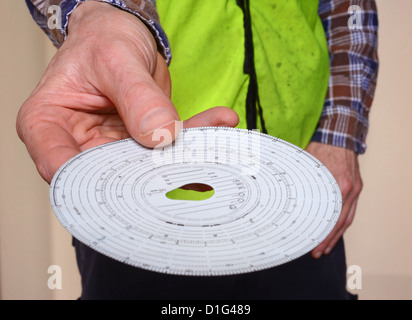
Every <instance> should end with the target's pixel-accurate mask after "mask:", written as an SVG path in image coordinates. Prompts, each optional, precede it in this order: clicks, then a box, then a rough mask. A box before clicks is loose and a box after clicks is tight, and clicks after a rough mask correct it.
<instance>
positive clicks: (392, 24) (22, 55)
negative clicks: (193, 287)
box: [0, 0, 412, 299]
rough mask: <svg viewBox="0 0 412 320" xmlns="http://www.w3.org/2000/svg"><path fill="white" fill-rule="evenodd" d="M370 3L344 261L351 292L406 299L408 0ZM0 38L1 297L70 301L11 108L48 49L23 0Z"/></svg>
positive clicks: (73, 274)
mask: <svg viewBox="0 0 412 320" xmlns="http://www.w3.org/2000/svg"><path fill="white" fill-rule="evenodd" d="M377 4H378V10H379V21H380V36H379V56H380V72H379V79H378V87H377V91H376V98H375V101H374V103H373V106H372V112H371V115H370V123H371V125H370V130H369V135H368V140H367V143H368V150H367V152H366V154H365V155H363V156H361V157H360V164H361V172H362V177H363V180H364V190H363V192H362V195H361V199H360V202H359V205H358V210H357V215H356V218H355V221H354V223H353V225H352V226H351V227H350V229H349V230H348V231H347V233H346V235H345V239H346V247H347V256H348V257H347V262H348V266H352V265H354V266H357V267H356V268H357V269H356V270H358V272H359V270H360V271H361V280H362V281H361V283H360V282H359V281H358V283H357V285H361V289H356V290H351V291H352V292H354V293H356V294H358V295H359V298H360V299H411V298H412V254H411V251H412V250H411V245H412V232H411V230H412V215H411V213H412V209H411V208H412V169H411V163H412V148H411V141H410V140H411V138H410V134H411V133H412V130H411V127H412V81H411V80H412V79H411V76H410V74H411V71H412V60H411V59H410V57H412V34H411V32H410V31H411V30H412V23H411V19H410V14H411V12H412V0H397V1H387V0H378V1H377ZM0 44H1V51H0V66H1V67H0V70H1V71H0V72H1V73H0V108H1V109H0V110H1V113H2V116H1V117H0V147H1V149H0V152H1V157H0V298H1V299H76V298H78V297H79V294H80V279H79V276H78V273H77V267H76V264H75V260H74V253H73V249H72V247H71V237H70V235H69V234H68V233H67V232H66V231H65V230H64V229H63V228H62V227H61V226H60V224H59V223H58V222H57V219H56V218H55V217H54V215H53V212H52V211H51V208H50V205H49V199H48V185H47V184H46V183H44V182H43V181H42V179H41V178H40V176H39V175H38V174H37V171H36V169H35V167H34V165H33V163H32V161H31V159H30V158H29V156H28V153H27V151H26V149H25V146H24V145H23V144H22V143H21V141H20V140H19V139H18V137H17V135H16V131H15V119H16V114H17V112H18V109H19V107H20V105H21V104H22V103H23V101H24V100H25V99H26V98H27V97H28V96H29V94H30V93H31V91H32V90H33V89H34V87H35V85H36V84H37V82H38V81H39V79H40V77H41V75H42V73H43V71H44V69H45V68H46V66H47V63H48V62H49V61H50V58H51V57H52V55H53V54H54V52H55V49H54V48H53V47H52V46H51V44H50V43H49V41H48V39H47V37H46V36H45V35H44V34H43V33H42V31H41V30H40V29H39V28H38V27H37V26H36V25H35V23H34V22H33V21H32V19H31V17H30V15H29V12H28V10H27V8H26V6H25V3H24V1H23V0H19V1H16V0H2V1H1V2H0ZM51 265H58V266H60V267H61V270H62V289H61V290H50V289H49V288H48V286H47V281H48V278H49V277H50V276H51V274H48V268H49V266H51ZM357 275H358V276H359V273H358V274H357ZM348 276H351V274H348Z"/></svg>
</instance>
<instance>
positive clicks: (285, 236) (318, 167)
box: [50, 127, 342, 276]
mask: <svg viewBox="0 0 412 320" xmlns="http://www.w3.org/2000/svg"><path fill="white" fill-rule="evenodd" d="M188 184H205V185H208V186H210V187H211V188H213V190H214V193H213V195H212V196H211V197H209V198H208V199H204V200H194V199H171V198H169V197H168V196H166V195H167V194H168V193H169V192H170V191H172V190H175V189H178V188H180V187H182V186H184V185H188ZM50 200H51V204H52V208H53V210H54V212H55V214H56V216H57V218H58V219H59V221H60V223H61V224H62V225H63V226H64V227H65V228H66V229H67V230H68V231H69V232H70V233H71V234H72V235H73V236H74V237H75V238H77V239H78V240H79V241H81V242H83V243H84V244H86V245H87V246H89V247H91V248H93V249H94V250H96V251H98V252H100V253H102V254H104V255H106V256H109V257H111V258H113V259H116V260H118V261H121V262H123V263H126V264H129V265H133V266H135V267H139V268H143V269H146V270H151V271H156V272H162V273H167V274H176V275H187V276H220V275H231V274H241V273H247V272H253V271H258V270H263V269H267V268H271V267H275V266H278V265H281V264H284V263H286V262H289V261H291V260H293V259H296V258H298V257H300V256H302V255H304V254H305V253H307V252H309V251H311V250H312V249H313V248H315V247H316V246H317V245H318V244H319V243H320V242H321V241H322V240H323V239H325V238H326V236H327V235H328V234H329V233H330V231H331V230H332V229H333V227H334V225H335V224H336V222H337V220H338V218H339V215H340V212H341V206H342V200H341V193H340V190H339V187H338V185H337V183H336V181H335V180H334V178H333V176H332V175H331V173H330V172H329V171H328V170H327V169H326V167H325V166H324V165H323V164H322V163H320V162H319V161H318V160H317V159H315V158H314V157H313V156H311V155H310V154H308V153H307V152H305V151H304V150H302V149H300V148H298V147H296V146H294V145H292V144H290V143H288V142H285V141H283V140H281V139H278V138H275V137H272V136H269V135H266V134H262V133H260V132H258V131H250V130H244V129H233V128H222V127H218V128H193V129H184V130H182V131H181V133H180V134H179V136H178V138H177V139H176V141H175V142H174V143H173V144H171V145H169V146H166V147H159V148H155V149H148V148H145V147H143V146H141V145H139V144H138V143H137V142H135V141H134V140H132V139H126V140H120V141H117V142H112V143H108V144H105V145H102V146H99V147H95V148H93V149H90V150H87V151H84V152H82V153H80V154H79V155H78V156H76V157H74V158H72V159H71V160H69V161H68V162H67V163H65V164H64V165H63V166H62V167H61V168H60V169H59V170H58V172H57V173H56V174H55V176H54V178H53V181H52V183H51V186H50Z"/></svg>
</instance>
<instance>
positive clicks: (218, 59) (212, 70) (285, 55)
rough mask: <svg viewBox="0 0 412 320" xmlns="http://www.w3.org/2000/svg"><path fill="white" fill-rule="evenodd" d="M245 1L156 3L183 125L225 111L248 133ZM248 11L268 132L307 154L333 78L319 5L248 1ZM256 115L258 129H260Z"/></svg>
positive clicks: (172, 0) (288, 0) (309, 1)
mask: <svg viewBox="0 0 412 320" xmlns="http://www.w3.org/2000/svg"><path fill="white" fill-rule="evenodd" d="M241 1H246V0H241ZM241 1H239V0H238V1H236V0H204V1H195V0H157V8H158V12H159V16H160V22H161V24H162V26H163V28H164V30H165V32H166V34H167V36H168V38H169V42H170V46H171V51H172V55H173V58H172V62H171V65H170V67H169V70H170V73H171V79H172V102H173V103H174V105H175V107H176V108H177V110H178V112H179V114H180V117H181V119H182V120H184V119H187V118H189V117H191V116H193V115H194V114H196V113H199V112H201V111H204V110H206V109H208V108H211V107H214V106H226V107H230V108H232V109H234V110H235V111H236V112H237V113H238V115H239V117H240V123H239V125H238V127H240V128H247V120H246V118H247V117H248V115H247V111H246V99H247V95H248V90H250V86H249V84H250V81H252V80H251V76H250V75H249V74H247V73H245V54H246V50H245V39H246V27H245V20H244V18H245V14H244V10H242V8H241V7H240V5H239V2H241ZM248 9H249V13H250V21H251V33H252V36H253V42H252V43H253V62H254V69H255V75H256V80H257V81H256V82H257V86H258V87H257V91H258V97H259V106H258V105H257V104H256V106H255V107H256V109H259V107H260V108H261V115H262V117H263V120H264V125H265V128H266V130H267V133H268V134H270V135H273V136H276V137H278V138H281V139H283V140H286V141H289V142H291V143H293V144H295V145H298V146H299V147H301V148H305V147H306V145H307V144H308V143H309V141H310V139H311V137H312V135H313V133H314V131H315V129H316V126H317V123H318V121H319V117H320V114H321V111H322V108H323V105H324V100H325V96H326V91H327V86H328V79H329V55H328V47H327V42H326V37H325V32H324V29H323V26H322V23H321V20H320V18H319V16H318V14H317V10H318V1H317V0H304V1H302V0H250V4H249V8H248ZM257 111H259V110H257ZM256 113H257V121H256V128H258V129H262V123H263V122H262V121H261V120H262V119H261V118H260V114H259V112H256ZM249 129H251V128H249Z"/></svg>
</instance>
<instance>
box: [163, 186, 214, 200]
mask: <svg viewBox="0 0 412 320" xmlns="http://www.w3.org/2000/svg"><path fill="white" fill-rule="evenodd" d="M214 194H215V190H214V189H213V187H211V186H209V185H208V184H204V183H188V184H185V185H183V186H181V187H179V188H176V189H174V190H172V191H169V192H168V193H166V197H167V198H169V199H171V200H185V201H187V200H189V201H203V200H207V199H210V198H211V197H212V196H213V195H214Z"/></svg>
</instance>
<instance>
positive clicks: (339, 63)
mask: <svg viewBox="0 0 412 320" xmlns="http://www.w3.org/2000/svg"><path fill="white" fill-rule="evenodd" d="M354 5H356V6H357V7H356V8H358V9H359V8H360V10H361V11H358V13H360V15H359V16H357V17H360V18H361V19H360V21H356V20H354V18H355V16H354V14H356V13H354V12H352V11H351V10H348V9H349V7H350V6H354ZM348 11H349V12H348ZM319 15H320V17H321V19H322V22H323V26H324V29H325V33H326V37H327V40H328V46H329V53H330V81H329V88H328V92H327V96H326V99H325V105H324V109H323V112H322V115H321V118H320V120H319V124H318V127H317V130H316V132H315V134H314V136H313V138H312V141H316V142H321V143H326V144H331V145H334V146H339V147H343V148H347V149H350V150H353V151H355V152H356V153H359V154H362V153H364V152H365V149H366V136H367V132H368V126H369V120H368V118H369V112H370V108H371V105H372V101H373V97H374V92H375V86H376V81H377V73H378V56H377V33H378V20H377V9H376V4H375V1H373V0H366V1H362V0H358V1H343V0H335V1H330V0H321V1H320V4H319ZM351 23H352V25H351Z"/></svg>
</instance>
